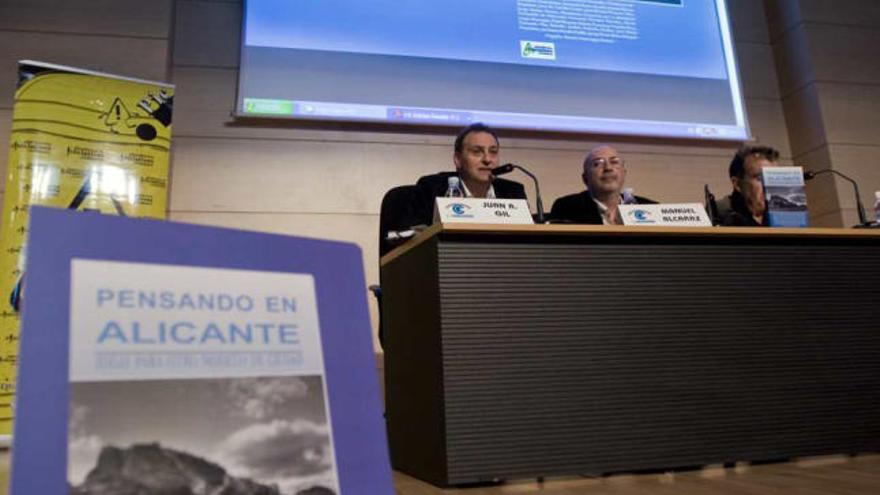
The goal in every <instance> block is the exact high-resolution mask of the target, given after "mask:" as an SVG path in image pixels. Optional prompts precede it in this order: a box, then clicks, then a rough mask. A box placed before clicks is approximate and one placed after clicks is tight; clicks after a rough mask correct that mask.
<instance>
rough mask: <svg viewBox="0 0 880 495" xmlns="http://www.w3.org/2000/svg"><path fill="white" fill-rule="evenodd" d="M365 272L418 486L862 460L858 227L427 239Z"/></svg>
mask: <svg viewBox="0 0 880 495" xmlns="http://www.w3.org/2000/svg"><path fill="white" fill-rule="evenodd" d="M381 279H382V290H383V308H382V318H383V325H384V328H385V331H386V341H385V342H386V343H385V359H386V364H385V384H386V414H387V421H388V434H389V441H390V444H391V454H392V464H393V466H394V468H395V469H398V470H400V471H402V472H405V473H408V474H410V475H413V476H415V477H418V478H420V479H423V480H426V481H429V482H431V483H433V484H436V485H441V486H446V485H457V484H465V483H473V482H481V481H488V480H492V479H497V478H508V479H510V478H527V477H540V476H557V475H576V474H599V473H610V472H620V471H635V470H645V469H663V468H676V467H686V466H699V465H706V464H715V463H722V462H734V461H758V460H778V459H786V458H791V457H799V456H808V455H820V454H831V453H860V452H876V451H878V450H880V235H878V233H876V232H872V231H858V230H837V229H773V230H771V229H750V228H738V229H737V228H733V229H720V228H711V229H658V228H633V227H601V226H597V227H589V226H572V225H557V226H545V225H535V226H489V225H459V226H450V225H447V226H445V227H440V226H434V227H432V228H431V229H429V230H428V231H426V232H424V233H423V234H421V235H420V236H419V237H418V238H417V239H415V240H413V241H411V242H410V243H409V244H407V245H405V246H402V247H400V248H398V249H396V250H395V251H392V252H391V253H389V254H388V255H386V256H385V257H384V258H382V260H381Z"/></svg>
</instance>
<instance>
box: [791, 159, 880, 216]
mask: <svg viewBox="0 0 880 495" xmlns="http://www.w3.org/2000/svg"><path fill="white" fill-rule="evenodd" d="M828 173H831V174H834V175H837V176H838V177H840V178H842V179H844V180H846V181H848V182H849V183H850V184H852V186H853V191H854V192H855V196H856V210H857V211H858V213H859V224H858V225H856V227H857V228H865V227H872V226H873V224H872V223H871V222H869V221H868V216H867V215H866V214H865V207H864V205H862V197H861V196H860V195H859V185H858V184H856V181H854V180H852V179H851V178H849V177H847V176H846V175H844V174H843V173H841V172H838V171H837V170H834V169H830V168H823V169H822V170H817V171H815V172H804V180H812V179H813V178H815V177H816V176H817V175H822V174H828Z"/></svg>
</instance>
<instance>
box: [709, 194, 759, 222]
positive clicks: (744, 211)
mask: <svg viewBox="0 0 880 495" xmlns="http://www.w3.org/2000/svg"><path fill="white" fill-rule="evenodd" d="M724 199H725V200H726V201H727V204H728V205H729V208H728V209H726V210H724V211H720V209H719V212H718V216H719V217H721V218H720V220H721V225H723V226H724V227H766V226H767V215H764V218H762V219H761V223H758V222H756V221H755V218H754V217H753V216H752V212H751V211H749V207H748V206H747V205H746V200H745V198H743V196H742V194H740V193H738V192H737V191H733V192H732V193H730V196H728V197H727V198H724Z"/></svg>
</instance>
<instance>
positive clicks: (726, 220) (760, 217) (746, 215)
mask: <svg viewBox="0 0 880 495" xmlns="http://www.w3.org/2000/svg"><path fill="white" fill-rule="evenodd" d="M778 160H779V152H778V151H776V150H775V149H773V148H770V147H768V146H745V147H743V148H740V150H739V151H737V152H736V155H734V156H733V159H732V160H731V161H730V167H729V169H728V175H730V182H731V184H732V185H733V192H731V193H730V196H728V197H727V198H725V199H724V200H722V201H721V202H720V203H721V205H719V206H722V205H723V206H722V207H720V208H719V212H718V214H719V217H720V218H721V222H720V223H721V225H724V226H728V227H766V226H767V203H766V201H765V199H764V184H763V182H762V178H761V171H762V170H763V169H764V167H767V166H777V165H778V164H777V161H778ZM725 203H726V204H725Z"/></svg>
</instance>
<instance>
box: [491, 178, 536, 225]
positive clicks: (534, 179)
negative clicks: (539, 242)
mask: <svg viewBox="0 0 880 495" xmlns="http://www.w3.org/2000/svg"><path fill="white" fill-rule="evenodd" d="M513 169H518V170H520V171H521V172H522V173H524V174H526V175H528V176H529V177H531V178H532V181H534V183H535V208H537V210H538V223H539V224H542V223H544V202H543V201H541V189H540V188H539V187H538V178H537V177H535V174H533V173H531V172H529V171H528V170H526V169H525V168H524V167H520V166H519V165H516V164H513V163H505V164H504V165H500V166H498V167H495V168H493V169H492V175H494V176H495V177H498V176H499V175H504V174H509V173H510V172H513Z"/></svg>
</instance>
